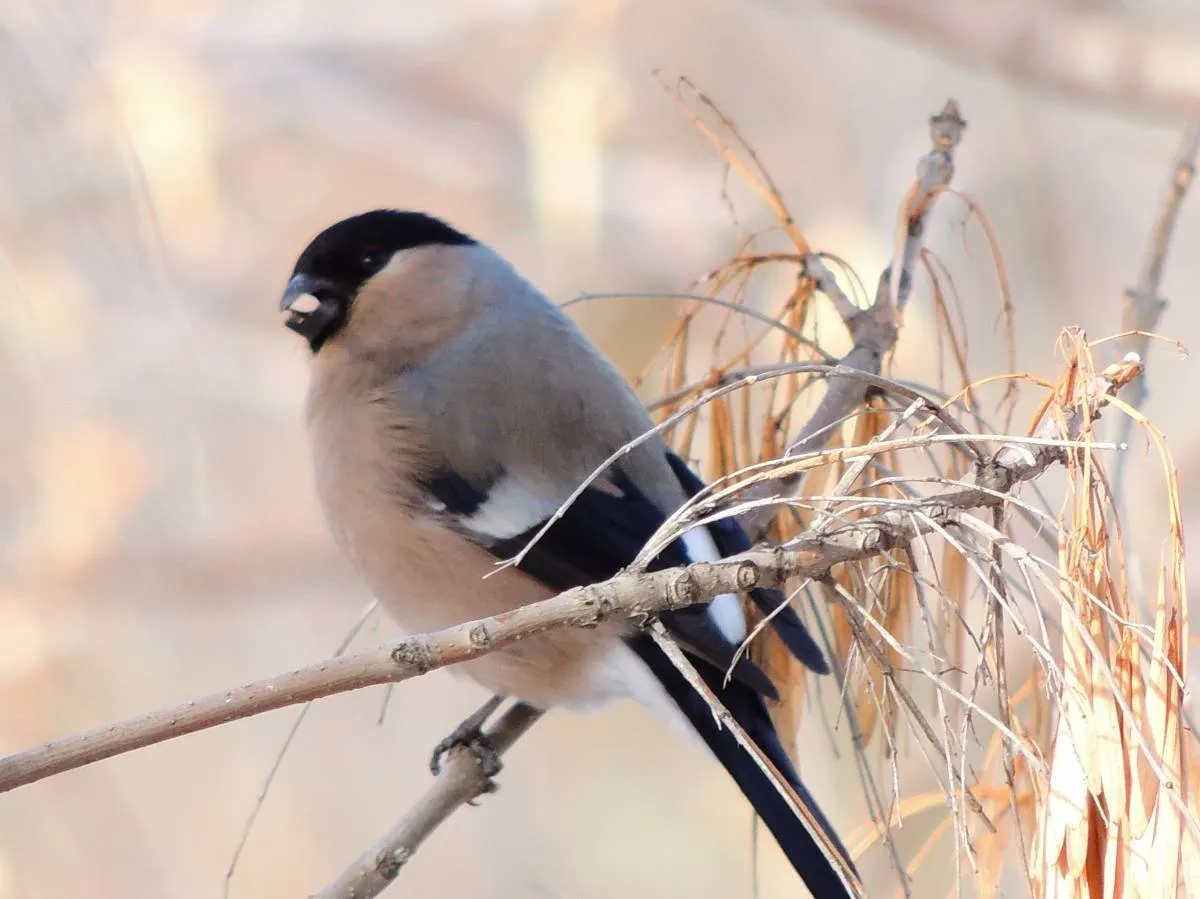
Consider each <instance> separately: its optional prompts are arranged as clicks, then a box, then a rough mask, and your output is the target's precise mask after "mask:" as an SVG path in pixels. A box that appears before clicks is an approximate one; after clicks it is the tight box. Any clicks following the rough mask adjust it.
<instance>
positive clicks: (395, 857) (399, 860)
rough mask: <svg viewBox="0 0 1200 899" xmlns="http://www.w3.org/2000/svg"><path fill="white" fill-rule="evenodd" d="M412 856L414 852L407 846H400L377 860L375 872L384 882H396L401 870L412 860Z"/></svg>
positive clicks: (382, 853) (379, 856) (382, 854)
mask: <svg viewBox="0 0 1200 899" xmlns="http://www.w3.org/2000/svg"><path fill="white" fill-rule="evenodd" d="M412 854H413V853H412V850H411V849H409V848H408V847H407V846H400V847H398V848H396V849H393V850H392V851H390V852H381V853H379V855H378V856H377V857H376V859H375V871H376V872H377V873H378V874H379V876H380V877H382V878H383V879H384V880H388V881H391V880H395V879H396V876H397V875H398V874H399V873H400V869H401V868H403V867H404V866H405V865H406V864H408V860H409V859H410V858H412Z"/></svg>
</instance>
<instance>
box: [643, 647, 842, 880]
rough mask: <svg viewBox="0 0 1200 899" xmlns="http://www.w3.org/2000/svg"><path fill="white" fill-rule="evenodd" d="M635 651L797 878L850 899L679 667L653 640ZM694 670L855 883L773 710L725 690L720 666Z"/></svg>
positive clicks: (741, 689) (749, 693) (734, 689)
mask: <svg viewBox="0 0 1200 899" xmlns="http://www.w3.org/2000/svg"><path fill="white" fill-rule="evenodd" d="M627 642H628V643H629V646H630V648H632V649H633V651H634V652H636V653H637V654H638V657H639V658H640V659H641V660H642V661H643V662H644V663H645V664H646V665H647V666H648V667H649V668H650V671H651V672H652V673H653V674H654V676H655V677H656V678H657V679H658V680H659V681H660V682H661V683H662V685H663V687H664V688H665V689H666V691H667V693H668V695H670V697H671V699H673V700H674V701H675V703H676V705H678V706H679V708H680V710H681V711H682V712H683V713H684V715H685V716H687V719H688V721H690V722H691V724H692V726H693V727H694V728H695V729H696V732H697V733H699V734H700V736H701V737H702V738H703V740H704V742H705V743H707V744H708V748H709V749H710V750H711V751H712V753H713V755H715V756H716V757H717V758H718V759H719V760H720V762H721V764H722V765H724V766H725V770H726V771H728V772H729V774H730V776H731V777H732V778H733V779H734V781H736V782H737V785H738V787H740V788H741V791H742V793H743V794H745V796H746V798H747V799H749V800H750V804H751V805H752V806H754V809H755V811H756V812H757V813H758V815H759V817H760V818H762V820H763V823H764V824H766V825H767V828H768V829H769V830H770V831H771V833H772V834H774V836H775V839H776V841H777V842H778V843H779V846H780V848H781V849H783V852H784V854H785V855H787V857H788V860H789V861H790V862H791V863H792V867H794V868H795V869H796V873H797V874H799V875H800V877H801V879H803V881H804V884H805V886H807V887H808V889H809V892H811V893H812V894H813V896H814V897H817V899H826V897H849V896H851V895H852V894H851V893H850V892H848V891H847V889H846V887H845V885H844V884H843V883H842V880H841V878H840V877H839V876H838V874H837V872H836V870H835V868H834V865H832V864H831V863H830V862H829V861H828V860H827V859H826V857H825V855H824V853H823V852H822V851H821V849H820V848H819V847H818V845H817V841H816V839H814V838H813V836H812V835H811V834H810V833H809V832H808V830H807V829H806V828H805V826H804V824H802V823H801V821H800V820H799V819H798V818H797V816H796V814H795V813H794V812H793V811H792V809H791V808H790V807H789V806H788V804H787V802H786V801H785V800H784V798H783V797H782V796H781V795H780V794H779V791H778V790H777V789H776V788H775V785H774V784H773V783H772V782H771V781H770V779H768V777H767V776H766V775H765V774H764V773H763V771H762V769H761V768H759V767H758V764H757V763H756V762H755V760H754V759H753V758H752V757H751V756H750V754H749V753H748V752H747V751H746V750H745V749H743V748H742V747H741V746H740V745H739V744H738V742H737V738H736V737H734V735H733V734H732V733H730V731H729V729H728V728H724V727H721V726H719V725H718V723H717V721H716V720H715V719H714V717H713V713H712V710H711V709H710V708H709V706H708V703H707V702H705V700H704V698H703V697H702V696H701V695H700V694H699V693H697V692H696V691H695V690H694V689H693V688H692V686H691V685H690V684H689V683H688V682H687V680H686V679H685V678H684V676H683V675H682V674H681V673H680V672H679V669H677V668H676V667H675V665H674V663H673V662H672V661H671V660H670V659H669V658H667V656H666V654H664V653H663V651H662V650H661V649H659V647H658V645H657V644H656V643H655V642H654V640H653V638H651V637H650V635H649V634H646V633H644V632H641V633H637V634H635V635H634V636H632V637H630V638H628V640H627ZM689 658H690V659H691V661H692V664H693V665H694V666H695V667H696V670H697V671H698V672H699V673H700V676H701V677H702V678H703V679H704V681H705V683H706V684H707V685H708V687H709V689H711V690H712V691H713V692H714V693H715V694H716V695H717V697H718V698H720V700H721V702H722V703H723V704H724V705H725V708H726V709H728V710H729V713H730V714H731V715H732V716H733V718H734V720H735V721H737V723H738V724H739V725H741V727H742V729H743V730H745V732H746V734H747V735H748V736H749V737H750V739H752V740H753V741H754V742H755V744H757V746H758V748H759V749H760V750H761V751H762V753H763V754H764V755H765V756H767V758H769V759H770V760H771V763H772V764H773V765H774V766H775V768H776V769H777V770H778V771H779V773H780V774H781V775H782V776H783V777H784V778H786V779H787V780H788V782H789V783H790V784H791V785H792V789H793V790H795V792H796V795H797V796H799V798H800V801H801V802H802V803H803V804H804V805H805V806H807V808H808V810H809V811H810V812H811V813H812V818H813V819H814V820H815V822H816V824H817V826H818V827H820V829H821V830H823V831H824V832H825V835H826V836H827V837H828V842H829V843H831V844H832V845H833V846H835V847H836V849H837V851H838V852H840V853H841V855H842V857H843V858H844V859H845V860H846V866H847V867H848V868H849V870H850V871H852V872H854V875H853V878H852V879H857V876H858V875H857V872H856V871H855V868H854V864H853V863H852V862H851V861H850V855H849V853H847V852H846V849H845V847H844V846H843V845H842V842H841V840H840V839H838V836H837V834H836V833H835V832H834V830H833V827H832V826H830V824H829V821H828V819H826V817H825V815H824V813H823V812H822V811H821V810H820V808H818V807H817V803H816V801H815V800H814V799H813V797H812V795H811V794H810V793H809V792H808V790H807V789H806V788H805V786H804V784H802V783H801V782H800V777H799V775H797V774H796V769H795V768H794V767H793V766H792V763H791V760H790V759H789V758H788V756H787V753H786V752H785V751H784V748H783V745H782V744H781V743H780V742H779V735H778V734H777V733H776V731H775V726H774V724H772V722H771V719H770V717H769V715H768V714H767V708H766V706H765V705H764V704H763V701H762V698H761V697H759V696H758V694H756V693H755V692H754V691H753V690H752V689H750V688H749V687H747V686H746V685H745V684H741V683H738V682H737V681H730V682H729V683H728V684H725V683H724V681H725V676H724V674H725V673H724V672H723V671H721V670H720V669H718V668H717V667H716V666H714V665H710V664H708V663H707V662H704V661H703V660H700V659H696V658H695V657H692V656H689Z"/></svg>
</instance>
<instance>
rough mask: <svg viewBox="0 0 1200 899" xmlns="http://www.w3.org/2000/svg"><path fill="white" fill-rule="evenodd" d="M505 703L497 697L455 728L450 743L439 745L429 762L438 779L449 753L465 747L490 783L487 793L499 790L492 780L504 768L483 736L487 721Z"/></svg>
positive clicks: (448, 738) (498, 756) (448, 740)
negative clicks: (443, 760) (445, 757)
mask: <svg viewBox="0 0 1200 899" xmlns="http://www.w3.org/2000/svg"><path fill="white" fill-rule="evenodd" d="M502 701H503V700H502V698H501V697H499V696H493V697H492V698H491V699H489V700H488V701H487V702H486V703H484V705H483V706H482V707H481V708H479V709H478V710H477V711H476V712H475V713H474V714H472V715H471V716H470V717H469V718H467V719H466V720H465V721H463V722H462V724H460V725H459V726H458V727H456V728H454V730H453V731H451V732H450V735H449V736H448V737H446V739H444V740H442V742H440V743H438V745H437V746H436V747H435V748H434V750H433V757H432V758H431V759H430V760H429V770H430V771H432V772H433V773H434V774H435V775H437V774H440V773H441V771H442V759H443V757H444V756H445V755H446V753H448V752H449V751H450V750H451V749H455V748H456V747H462V748H463V749H465V750H467V751H468V752H469V753H471V755H472V756H474V758H475V761H476V762H477V763H478V765H479V768H480V770H481V771H482V772H483V776H484V777H486V778H487V779H488V786H487V792H489V793H490V792H492V791H493V790H495V789H496V786H495V784H494V783H492V778H493V777H495V776H496V775H497V774H499V773H500V769H501V768H502V767H503V764H502V763H501V761H500V753H498V752H496V750H495V748H494V747H493V746H492V744H491V742H490V741H489V740H488V737H487V734H485V733H484V732H483V725H484V724H485V723H487V719H488V718H489V717H491V714H492V713H493V712H494V711H496V709H497V708H498V707H499V706H500V703H501V702H502Z"/></svg>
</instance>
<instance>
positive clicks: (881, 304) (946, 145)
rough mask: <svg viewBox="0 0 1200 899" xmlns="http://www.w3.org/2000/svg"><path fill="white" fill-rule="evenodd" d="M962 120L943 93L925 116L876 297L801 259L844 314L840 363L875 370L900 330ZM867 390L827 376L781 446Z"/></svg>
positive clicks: (756, 518)
mask: <svg viewBox="0 0 1200 899" xmlns="http://www.w3.org/2000/svg"><path fill="white" fill-rule="evenodd" d="M966 126H967V123H966V122H965V121H963V119H962V117H961V116H960V115H959V111H958V104H957V103H955V102H954V100H947V101H946V105H945V106H944V107H943V108H942V111H941V112H939V113H938V114H937V115H935V116H933V117H932V118H931V119H930V120H929V134H930V139H931V141H932V143H933V147H932V148H931V149H930V151H929V152H928V153H926V154H925V156H924V157H922V158H921V161H920V162H919V163H918V164H917V180H916V181H915V182H914V183H913V185H912V187H910V188H909V191H908V194H907V196H906V197H905V198H904V203H903V204H902V205H901V208H900V215H899V218H898V220H897V232H898V233H897V238H898V239H897V242H896V246H895V248H894V251H893V257H892V263H891V265H889V266H888V267H887V268H886V269H884V272H883V274H882V275H880V277H879V286H878V288H877V289H876V291H875V301H874V302H873V303H872V304H871V306H870V308H868V309H859V308H858V307H857V306H855V305H854V304H853V303H851V302H850V301H849V299H848V298H847V297H846V295H845V294H844V293H843V292H842V290H841V288H840V287H838V285H837V282H836V281H835V280H834V279H833V278H832V277H831V276H830V273H829V270H828V269H827V268H826V267H825V266H824V264H822V263H821V260H820V259H819V258H810V259H808V260H806V262H805V274H806V276H807V277H809V278H812V279H813V280H814V281H815V282H816V285H817V287H818V289H820V290H821V291H822V292H823V293H825V294H826V295H827V296H828V297H829V298H830V300H831V301H832V302H833V303H834V306H835V308H836V309H837V311H838V314H839V315H840V316H841V317H842V321H843V322H844V323H845V325H846V328H847V329H848V330H849V331H850V337H851V339H852V340H853V341H854V347H853V348H852V349H851V350H850V352H849V353H847V354H846V356H845V357H844V358H843V359H842V360H841V363H840V365H841V366H842V367H844V368H849V369H858V370H861V371H865V372H869V373H871V374H879V373H880V371H882V368H883V360H884V357H885V356H887V354H888V353H890V352H891V351H892V349H893V348H894V347H895V345H896V340H897V338H898V337H899V334H900V330H899V326H900V320H901V318H902V316H903V313H904V307H905V305H906V304H907V302H908V296H909V293H910V292H911V290H912V279H913V273H914V272H913V270H914V268H915V265H916V260H917V258H918V257H919V256H920V253H921V248H922V246H923V237H924V234H925V222H926V218H927V216H928V213H929V210H930V209H931V208H932V207H933V205H934V202H935V201H936V200H937V197H938V195H939V194H940V193H941V192H942V191H943V190H944V189H945V188H946V186H947V185H948V184H949V183H950V179H951V178H952V177H953V175H954V150H955V148H956V147H957V146H958V143H959V141H960V140H961V139H962V135H963V131H965V130H966ZM866 394H867V391H866V390H865V389H864V387H863V385H862V383H861V382H860V381H857V380H854V379H850V378H835V377H830V378H829V384H828V388H827V390H826V391H825V396H824V397H822V398H821V402H820V404H819V405H818V406H817V409H816V411H815V412H813V414H812V416H811V417H810V418H809V420H808V421H807V422H806V423H805V425H804V427H803V428H801V429H800V433H799V434H798V435H797V436H796V438H795V439H794V440H793V441H792V442H791V444H790V445H789V446H788V448H787V454H788V455H800V454H804V453H809V452H812V451H814V450H817V449H820V448H821V447H822V446H824V445H825V444H826V443H827V442H828V440H829V439H830V437H831V436H832V434H833V431H834V429H835V427H836V426H837V424H838V423H840V422H842V421H844V420H845V419H846V417H847V416H848V415H849V414H850V413H852V412H853V411H854V410H855V409H857V408H858V406H859V405H861V403H862V402H863V400H864V399H865V397H866ZM798 484H799V478H784V479H781V480H780V482H779V483H778V484H765V485H763V487H762V488H761V489H759V490H757V491H756V492H755V493H754V494H752V495H751V496H749V497H748V499H762V498H765V497H767V496H771V495H774V494H775V492H776V491H780V490H782V491H785V492H786V491H792V490H795V488H796V487H797V486H798ZM774 514H775V510H774V509H772V508H766V509H758V510H755V511H754V512H751V513H748V514H747V515H746V516H745V517H744V522H745V524H746V526H747V528H748V529H749V530H750V532H751V533H753V534H761V533H762V532H763V531H764V530H765V528H766V527H767V526H768V525H769V523H770V520H771V518H773V517H774Z"/></svg>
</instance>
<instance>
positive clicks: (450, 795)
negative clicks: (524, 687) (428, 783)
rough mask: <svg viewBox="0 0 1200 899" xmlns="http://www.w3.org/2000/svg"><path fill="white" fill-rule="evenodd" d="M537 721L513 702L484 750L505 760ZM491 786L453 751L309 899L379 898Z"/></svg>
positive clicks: (466, 756)
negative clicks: (408, 803)
mask: <svg viewBox="0 0 1200 899" xmlns="http://www.w3.org/2000/svg"><path fill="white" fill-rule="evenodd" d="M541 716H542V712H541V710H540V709H535V708H533V707H532V706H528V705H525V704H524V703H523V702H519V703H517V704H516V705H514V706H513V707H512V708H510V709H509V710H508V711H507V712H505V713H504V714H503V715H502V716H501V717H500V720H498V721H497V722H496V723H495V724H494V725H493V726H492V727H491V729H490V730H488V731H487V732H486V733H485V734H484V736H486V737H487V740H488V745H489V746H490V747H491V748H492V749H493V750H495V752H496V753H497V755H503V754H504V753H505V752H506V751H507V750H508V748H509V747H510V746H512V745H513V743H515V742H517V740H518V739H520V737H521V736H522V735H523V734H524V733H525V732H526V731H527V730H529V728H531V727H532V726H533V724H534V722H536V721H537V720H538V718H540V717H541ZM489 784H490V780H489V778H488V777H487V775H485V774H484V773H483V769H482V768H481V767H480V765H479V762H478V760H477V759H476V758H475V757H474V756H473V755H472V754H471V753H470V751H469V750H466V749H464V748H461V747H459V748H455V749H453V750H451V753H450V758H449V760H448V761H447V762H446V766H445V767H444V768H443V769H442V773H441V774H439V775H438V778H437V780H435V781H434V782H433V786H432V787H431V788H430V789H429V791H428V792H427V793H426V794H425V795H424V796H423V797H421V800H420V801H419V802H418V803H417V804H416V805H414V806H413V807H412V808H411V809H409V811H408V813H407V814H405V816H404V817H403V818H401V819H400V821H399V822H397V824H396V826H395V827H393V828H392V829H391V830H389V831H388V832H387V833H386V834H384V835H383V836H382V837H381V838H380V839H379V841H378V842H376V843H375V845H374V846H372V847H371V848H370V849H368V850H367V851H366V852H364V853H363V854H362V855H361V856H359V858H358V860H357V861H355V862H354V864H353V865H351V866H350V867H349V868H347V869H346V871H345V872H344V873H343V874H342V875H341V876H340V877H339V878H338V879H337V880H335V881H334V882H333V883H331V884H330V885H329V886H327V887H325V889H323V890H321V892H319V893H317V894H316V895H315V896H313V897H312V899H370V897H372V896H378V895H379V894H380V893H382V892H383V891H384V890H385V889H386V888H387V886H388V884H390V883H391V882H392V881H393V880H395V879H396V875H398V874H399V873H400V869H401V868H403V867H404V865H405V863H406V862H407V861H408V860H409V859H410V858H412V856H413V853H415V852H416V851H417V849H419V848H420V846H421V844H422V843H424V842H425V840H426V838H427V837H428V836H429V835H430V834H432V833H433V832H434V831H435V830H436V829H437V828H438V826H439V825H440V824H441V823H442V822H443V821H445V820H446V819H447V818H449V817H450V815H452V814H453V813H454V812H455V810H457V809H458V808H459V807H460V806H463V805H466V804H467V803H468V802H470V801H471V800H472V799H475V798H477V797H479V796H481V795H483V794H484V793H486V792H488V790H489Z"/></svg>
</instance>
